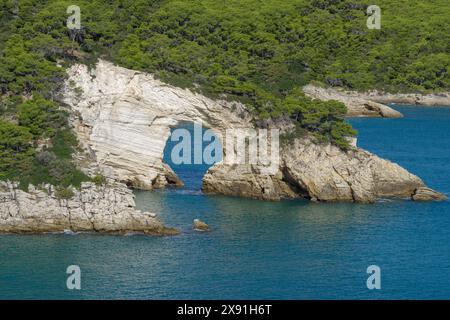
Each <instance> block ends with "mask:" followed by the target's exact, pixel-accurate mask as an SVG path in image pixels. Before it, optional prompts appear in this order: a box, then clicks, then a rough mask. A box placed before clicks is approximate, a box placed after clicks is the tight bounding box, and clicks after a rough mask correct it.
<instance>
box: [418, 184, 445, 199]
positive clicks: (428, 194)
mask: <svg viewBox="0 0 450 320" xmlns="http://www.w3.org/2000/svg"><path fill="white" fill-rule="evenodd" d="M412 199H413V200H414V201H444V200H447V197H446V196H445V195H443V194H442V193H439V192H436V191H434V190H432V189H430V188H426V187H421V188H417V189H416V190H415V191H414V193H413V195H412Z"/></svg>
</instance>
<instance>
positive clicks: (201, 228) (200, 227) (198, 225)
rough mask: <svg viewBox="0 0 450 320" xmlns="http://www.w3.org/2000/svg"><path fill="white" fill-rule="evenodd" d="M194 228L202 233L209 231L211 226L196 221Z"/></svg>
mask: <svg viewBox="0 0 450 320" xmlns="http://www.w3.org/2000/svg"><path fill="white" fill-rule="evenodd" d="M193 227H194V230H195V231H200V232H204V231H209V226H208V225H207V224H206V223H204V222H203V221H201V220H199V219H194V225H193Z"/></svg>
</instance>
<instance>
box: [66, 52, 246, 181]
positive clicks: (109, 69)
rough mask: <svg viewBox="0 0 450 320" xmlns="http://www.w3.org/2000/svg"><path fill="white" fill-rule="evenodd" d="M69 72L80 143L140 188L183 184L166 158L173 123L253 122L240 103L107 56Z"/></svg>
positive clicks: (106, 168) (112, 173)
mask: <svg viewBox="0 0 450 320" xmlns="http://www.w3.org/2000/svg"><path fill="white" fill-rule="evenodd" d="M68 73H69V78H70V79H69V81H68V82H67V86H66V89H65V91H64V97H63V101H64V102H65V103H67V104H68V105H69V106H70V107H71V109H72V111H73V115H74V116H73V117H72V122H73V124H74V129H75V132H76V134H77V136H78V138H79V140H80V142H81V144H82V145H83V146H84V147H85V148H86V149H87V150H89V151H90V153H91V154H92V155H93V156H94V157H95V160H96V162H97V165H98V166H99V168H100V171H102V173H103V174H104V175H105V176H107V177H109V178H113V179H115V180H118V181H122V182H125V183H127V184H128V185H132V186H134V187H137V188H140V189H147V190H150V189H153V188H155V187H163V186H164V185H166V184H180V181H178V180H177V178H176V175H175V174H174V173H173V172H172V170H171V169H170V168H169V167H168V166H165V165H164V164H163V151H164V147H165V144H166V141H167V139H168V138H169V136H170V129H171V128H172V127H175V126H177V125H178V124H180V123H182V122H197V123H202V125H203V126H204V127H209V128H211V129H213V130H216V131H217V132H221V131H223V130H225V129H227V128H246V127H249V126H250V124H249V121H250V117H249V115H248V113H247V112H246V111H245V109H244V108H243V106H242V105H240V104H239V103H228V102H225V101H214V100H211V99H209V98H206V97H204V96H202V95H199V94H195V93H192V92H191V91H189V90H183V89H180V88H176V87H172V86H170V85H167V84H165V83H163V82H161V81H159V80H156V79H155V78H154V77H153V76H152V75H149V74H145V73H142V72H137V71H133V70H128V69H125V68H121V67H117V66H114V65H113V64H112V63H110V62H107V61H104V60H100V61H99V62H98V64H97V66H96V68H95V69H92V70H89V69H88V67H87V66H85V65H75V66H73V67H72V68H70V69H69V70H68Z"/></svg>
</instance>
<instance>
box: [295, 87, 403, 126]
mask: <svg viewBox="0 0 450 320" xmlns="http://www.w3.org/2000/svg"><path fill="white" fill-rule="evenodd" d="M303 92H304V93H305V94H306V95H307V96H308V97H310V98H313V99H318V100H324V101H326V100H337V101H340V102H342V103H344V104H345V106H346V107H347V116H349V117H382V118H401V117H402V114H401V113H400V112H398V111H396V110H394V109H392V108H390V107H388V106H386V105H384V104H381V103H378V102H374V101H373V100H371V99H368V98H367V97H364V96H361V95H357V94H355V93H352V92H347V91H343V90H338V89H334V88H321V87H316V86H313V85H307V86H304V87H303Z"/></svg>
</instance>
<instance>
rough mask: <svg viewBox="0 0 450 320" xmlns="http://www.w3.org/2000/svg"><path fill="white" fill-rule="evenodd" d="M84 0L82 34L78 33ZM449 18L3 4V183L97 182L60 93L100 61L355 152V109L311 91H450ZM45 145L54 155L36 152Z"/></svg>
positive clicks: (409, 8) (428, 10)
mask: <svg viewBox="0 0 450 320" xmlns="http://www.w3.org/2000/svg"><path fill="white" fill-rule="evenodd" d="M74 4H75V5H77V6H79V7H80V10H81V29H79V30H78V29H74V30H70V29H68V28H67V25H66V23H67V18H68V16H69V15H70V13H67V8H68V7H69V6H70V5H74ZM369 5H379V6H380V7H381V10H382V11H381V29H380V30H369V29H368V28H367V26H366V21H367V12H366V11H367V7H368V6H369ZM449 20H450V5H449V2H448V0H427V1H407V0H384V1H375V0H374V1H370V2H369V1H357V0H341V1H340V0H309V1H307V0H283V1H280V0H223V1H217V0H201V1H199V0H183V1H180V0H77V1H65V0H51V1H50V0H20V1H17V0H0V93H1V97H0V117H1V118H0V119H1V122H0V127H1V128H0V129H1V130H0V135H1V137H0V162H1V163H2V165H1V166H0V179H2V178H4V177H14V174H15V173H14V172H15V171H14V170H13V168H21V169H20V170H21V173H22V174H21V175H20V177H21V179H22V180H23V179H28V180H30V181H34V182H39V181H40V180H42V181H48V180H51V181H52V182H53V183H55V184H61V185H69V184H79V181H80V180H82V179H85V178H86V177H83V176H82V174H81V173H80V172H78V171H77V170H76V168H75V167H74V166H73V165H72V164H71V159H70V152H71V150H72V148H74V147H76V141H74V137H71V136H70V130H69V129H68V123H67V113H65V112H62V111H61V106H60V105H59V104H58V102H57V99H56V97H57V93H58V90H59V88H60V86H61V84H62V83H63V81H64V78H65V73H64V68H65V67H67V66H68V65H70V64H71V63H74V62H83V63H88V64H92V63H94V62H95V61H96V59H97V58H98V57H104V58H106V59H108V60H111V61H113V62H115V63H117V64H118V65H121V66H124V67H127V68H132V69H136V70H142V71H146V72H150V73H153V74H155V75H156V76H157V77H159V78H161V79H162V80H164V81H166V82H169V83H171V84H174V85H177V86H180V87H188V88H190V89H192V90H197V91H201V92H202V93H204V94H206V95H208V96H212V97H216V96H221V97H223V95H226V96H227V97H228V98H229V99H234V100H239V101H242V102H245V103H246V105H247V106H248V107H249V108H250V109H251V110H252V111H253V112H254V114H255V117H256V118H257V119H267V118H279V117H285V118H286V117H289V118H291V119H292V120H293V121H295V123H296V124H297V126H298V128H299V129H301V130H299V131H298V132H303V131H308V132H311V133H313V134H314V136H316V137H318V138H319V140H321V141H329V142H331V143H334V144H336V145H338V146H340V147H341V148H343V149H346V148H348V143H347V138H348V137H350V136H352V135H354V134H355V131H354V130H353V129H352V128H351V126H350V125H349V124H347V123H346V122H345V120H344V115H345V112H346V110H345V106H344V105H343V104H341V103H338V102H335V101H329V102H320V101H315V100H311V99H309V98H307V97H305V95H304V94H303V92H302V91H301V87H302V86H303V85H306V84H308V83H311V82H314V83H315V84H318V85H324V86H341V87H345V88H350V89H354V90H369V89H379V90H384V91H389V92H440V91H448V90H449V88H450V77H449V74H450V54H449V52H450V48H449V44H450V24H449V23H448V21H449ZM8 130H11V132H12V133H13V135H12V136H11V137H10V136H8V135H7V134H6V131H8ZM8 139H11V140H12V141H14V143H9V142H8ZM43 139H47V140H50V142H51V143H50V144H49V145H50V146H52V147H49V150H44V151H41V152H36V151H35V148H31V147H27V146H29V145H33V146H34V147H36V145H37V143H38V142H39V141H42V140H43ZM64 139H66V140H64ZM27 141H28V142H27ZM61 141H63V142H64V141H67V143H66V146H64V143H61ZM25 142H27V143H28V144H27V143H25ZM67 147H68V148H69V150H66V149H67ZM61 148H63V149H64V148H66V149H64V150H63V151H61V150H60V149H61ZM43 152H45V154H42V153H43ZM68 154H69V156H67V155H68ZM13 158H14V159H15V160H13ZM36 168H40V169H39V170H40V172H43V174H42V175H41V176H36V174H35V173H36V172H37V170H36ZM54 168H59V169H58V170H56V169H54ZM51 169H53V170H51ZM16 171H17V170H16ZM27 172H28V173H27Z"/></svg>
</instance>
